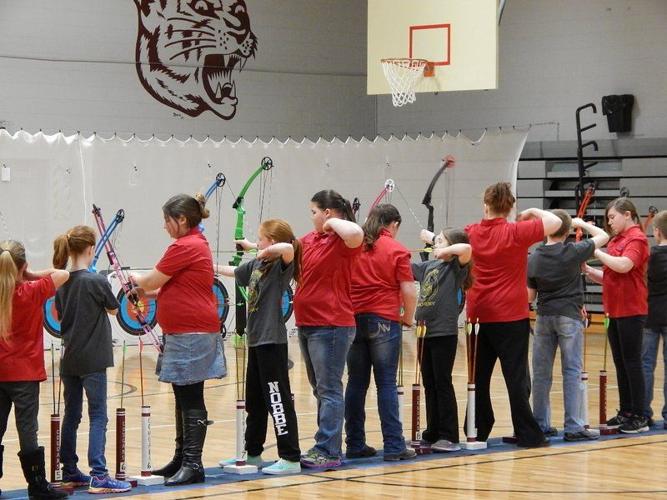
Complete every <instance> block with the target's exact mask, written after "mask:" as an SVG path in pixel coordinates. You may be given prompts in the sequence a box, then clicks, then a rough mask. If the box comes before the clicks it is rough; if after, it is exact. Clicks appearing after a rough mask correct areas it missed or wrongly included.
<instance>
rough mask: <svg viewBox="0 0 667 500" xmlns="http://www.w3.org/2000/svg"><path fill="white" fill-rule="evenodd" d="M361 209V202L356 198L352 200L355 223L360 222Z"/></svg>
mask: <svg viewBox="0 0 667 500" xmlns="http://www.w3.org/2000/svg"><path fill="white" fill-rule="evenodd" d="M360 208H361V201H359V198H358V197H356V196H355V197H354V200H352V213H353V214H354V221H355V222H356V221H358V220H359V209H360Z"/></svg>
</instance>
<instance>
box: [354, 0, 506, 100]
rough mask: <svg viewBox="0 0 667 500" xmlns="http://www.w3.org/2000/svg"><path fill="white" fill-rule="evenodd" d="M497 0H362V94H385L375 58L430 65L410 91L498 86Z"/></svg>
mask: <svg viewBox="0 0 667 500" xmlns="http://www.w3.org/2000/svg"><path fill="white" fill-rule="evenodd" d="M497 21H498V0H414V1H408V0H368V67H367V74H368V85H367V92H368V94H389V93H391V90H390V88H389V85H388V83H387V80H386V78H385V76H384V73H383V71H382V64H381V63H380V60H381V59H384V58H398V57H407V58H412V59H426V60H428V61H431V62H433V63H434V66H435V76H434V77H432V78H423V79H422V80H421V82H420V83H419V84H418V86H417V88H416V89H415V91H416V92H444V91H452V90H480V89H495V88H497V86H498V24H497Z"/></svg>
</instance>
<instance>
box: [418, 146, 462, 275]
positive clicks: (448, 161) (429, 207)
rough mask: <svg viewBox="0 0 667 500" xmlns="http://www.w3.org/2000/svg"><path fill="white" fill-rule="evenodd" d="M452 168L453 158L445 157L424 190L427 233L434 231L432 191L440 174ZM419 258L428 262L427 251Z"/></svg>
mask: <svg viewBox="0 0 667 500" xmlns="http://www.w3.org/2000/svg"><path fill="white" fill-rule="evenodd" d="M453 166H454V157H453V156H449V155H448V156H447V157H446V158H444V159H443V161H442V166H441V167H440V168H439V169H438V171H437V172H436V173H435V175H434V176H433V179H431V183H430V184H429V185H428V188H427V189H426V193H425V194H424V198H423V199H422V205H424V206H425V207H426V209H427V210H428V220H427V222H426V229H428V230H429V231H431V232H433V231H434V230H435V221H434V212H435V209H434V208H433V205H432V203H431V201H432V196H433V189H435V185H436V184H437V183H438V180H439V179H440V177H441V176H442V174H443V173H444V172H445V171H446V170H447V169H448V168H450V167H453ZM432 246H433V245H431V244H428V243H427V244H426V248H431V247H432ZM419 255H420V256H421V259H422V262H425V261H427V260H428V251H426V250H425V251H423V252H422V253H420V254H419Z"/></svg>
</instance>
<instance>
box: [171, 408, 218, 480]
mask: <svg viewBox="0 0 667 500" xmlns="http://www.w3.org/2000/svg"><path fill="white" fill-rule="evenodd" d="M210 423H212V422H209V421H208V413H206V410H186V411H184V412H183V424H184V426H183V464H182V465H181V468H180V469H179V470H178V472H176V474H174V475H173V476H171V477H170V478H169V479H167V481H166V482H165V483H164V484H165V486H177V485H179V484H192V483H203V482H204V479H205V478H204V465H203V464H202V462H201V453H202V449H203V448H204V439H205V438H206V426H207V425H209V424H210Z"/></svg>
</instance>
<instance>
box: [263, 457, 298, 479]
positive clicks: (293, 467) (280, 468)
mask: <svg viewBox="0 0 667 500" xmlns="http://www.w3.org/2000/svg"><path fill="white" fill-rule="evenodd" d="M299 472H301V463H300V462H290V461H289V460H285V459H283V458H280V459H278V461H277V462H276V463H274V464H273V465H269V466H268V467H264V468H263V469H262V473H263V474H272V475H279V474H298V473H299Z"/></svg>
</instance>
